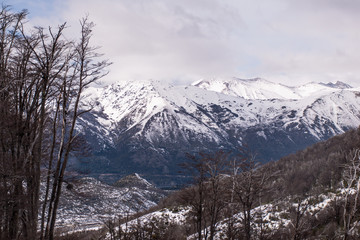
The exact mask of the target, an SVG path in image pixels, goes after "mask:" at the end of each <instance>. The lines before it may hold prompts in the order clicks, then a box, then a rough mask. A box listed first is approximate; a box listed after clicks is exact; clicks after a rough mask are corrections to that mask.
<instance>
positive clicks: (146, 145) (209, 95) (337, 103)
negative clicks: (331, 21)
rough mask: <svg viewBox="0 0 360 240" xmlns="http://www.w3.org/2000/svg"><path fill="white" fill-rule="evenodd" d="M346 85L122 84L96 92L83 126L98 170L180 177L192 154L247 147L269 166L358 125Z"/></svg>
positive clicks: (358, 100)
mask: <svg viewBox="0 0 360 240" xmlns="http://www.w3.org/2000/svg"><path fill="white" fill-rule="evenodd" d="M206 84H208V85H206ZM344 87H347V85H342V84H340V83H339V84H333V85H328V84H317V83H310V84H305V85H303V86H299V87H287V86H284V85H281V84H275V83H271V82H269V81H266V80H262V79H253V80H240V79H231V80H227V81H225V80H221V81H220V80H216V81H204V80H202V81H200V82H197V83H195V84H193V85H190V86H172V85H170V84H166V83H164V82H157V81H143V82H119V83H116V84H113V85H110V86H107V87H105V88H92V89H88V91H87V95H88V98H87V100H88V101H90V102H91V101H92V102H94V104H93V105H94V108H93V111H91V112H90V113H87V114H84V115H83V116H82V117H81V119H80V121H79V124H78V129H79V130H80V131H82V132H83V134H84V135H85V137H86V139H88V141H89V142H90V145H92V146H93V149H94V151H95V152H99V154H98V156H99V157H98V159H96V160H94V161H92V163H93V164H94V166H93V167H92V169H91V170H93V171H99V172H101V171H105V172H117V171H124V173H129V172H131V171H132V170H135V169H136V171H141V172H142V173H146V172H147V173H149V174H150V172H151V174H153V175H154V174H155V175H157V176H160V175H161V176H163V175H166V174H170V176H172V175H174V174H175V172H177V171H178V168H179V167H178V163H180V162H183V161H185V160H186V158H185V153H186V152H198V151H201V150H204V151H214V150H216V149H219V148H222V149H228V150H236V149H238V148H239V147H240V146H242V144H243V143H247V144H248V145H250V146H251V147H252V149H254V151H257V152H259V157H260V158H261V159H262V161H264V162H266V161H269V160H276V159H278V158H280V157H281V156H284V155H287V154H289V153H292V152H295V151H297V150H299V149H302V148H304V147H306V146H308V145H310V144H313V143H315V142H317V141H320V140H325V139H327V138H329V137H331V136H334V135H336V134H340V133H343V132H344V131H346V130H348V129H351V128H355V127H358V126H359V125H360V114H359V113H360V93H359V89H352V88H350V89H344ZM214 90H216V91H214ZM104 163H106V164H104ZM159 174H160V175H159Z"/></svg>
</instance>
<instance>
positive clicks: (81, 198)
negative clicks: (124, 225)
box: [42, 175, 165, 231]
mask: <svg viewBox="0 0 360 240" xmlns="http://www.w3.org/2000/svg"><path fill="white" fill-rule="evenodd" d="M137 176H138V180H140V179H141V180H142V181H143V182H147V181H146V180H145V179H142V178H140V177H139V175H137ZM42 187H44V186H42ZM164 196H165V194H164V192H163V191H161V190H159V189H156V188H155V187H153V186H152V187H149V186H147V187H143V186H134V185H133V184H131V183H130V182H129V184H123V185H122V186H111V185H108V184H105V183H102V182H100V181H98V180H96V179H94V178H91V177H86V178H81V179H77V180H72V181H69V182H67V185H66V187H64V188H63V193H62V196H61V198H60V207H59V210H58V220H57V225H58V228H61V229H64V230H66V231H74V230H76V231H78V230H81V229H91V228H100V227H101V226H102V225H103V224H104V222H105V220H107V219H111V218H113V217H114V216H125V215H127V214H134V213H136V212H139V211H143V210H146V209H149V208H150V207H153V206H156V204H157V203H158V202H159V200H160V199H161V198H163V197H164Z"/></svg>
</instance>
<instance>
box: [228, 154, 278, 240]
mask: <svg viewBox="0 0 360 240" xmlns="http://www.w3.org/2000/svg"><path fill="white" fill-rule="evenodd" d="M232 161H233V168H236V169H237V170H236V171H234V173H237V175H235V176H233V180H234V185H233V192H234V198H235V199H234V200H233V201H235V202H236V203H237V204H238V205H239V207H240V210H241V213H242V215H241V223H242V226H243V231H244V239H247V240H250V239H251V236H252V223H253V214H252V212H251V210H252V209H253V208H254V207H255V206H256V205H258V204H261V198H262V196H263V195H264V193H265V192H266V191H269V189H270V188H269V186H270V185H269V180H270V179H271V178H272V177H273V174H270V173H269V172H268V171H263V169H260V168H259V166H260V164H259V163H258V162H257V161H256V156H255V154H253V153H252V152H251V151H249V150H248V149H247V148H243V149H240V153H239V154H238V155H237V156H235V158H234V159H233V160H232Z"/></svg>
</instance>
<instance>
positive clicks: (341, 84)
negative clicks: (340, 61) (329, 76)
mask: <svg viewBox="0 0 360 240" xmlns="http://www.w3.org/2000/svg"><path fill="white" fill-rule="evenodd" d="M320 84H321V85H324V86H327V87H331V88H338V89H348V88H352V86H350V85H349V84H347V83H344V82H341V81H337V82H336V83H332V82H328V83H320Z"/></svg>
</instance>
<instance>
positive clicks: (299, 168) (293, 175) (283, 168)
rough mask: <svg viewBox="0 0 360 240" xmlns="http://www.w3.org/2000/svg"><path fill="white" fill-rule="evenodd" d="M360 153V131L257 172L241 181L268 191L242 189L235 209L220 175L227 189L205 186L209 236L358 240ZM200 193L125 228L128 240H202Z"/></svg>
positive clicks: (186, 194)
mask: <svg viewBox="0 0 360 240" xmlns="http://www.w3.org/2000/svg"><path fill="white" fill-rule="evenodd" d="M359 149H360V128H358V129H354V130H351V131H348V132H346V133H344V134H342V135H339V136H336V137H333V138H330V139H329V140H327V141H324V142H319V143H317V144H315V145H312V146H310V147H308V148H306V149H304V150H301V151H298V152H297V153H295V154H292V155H289V156H286V157H284V158H282V159H281V160H279V161H277V162H271V163H268V164H266V165H263V166H262V167H260V168H254V169H250V172H251V175H249V174H247V173H246V172H240V173H238V175H237V176H238V177H239V181H244V180H241V179H243V177H245V176H248V177H249V176H252V177H251V179H253V180H254V181H258V180H257V179H258V178H256V176H263V177H264V176H272V177H271V178H269V180H270V181H267V182H266V183H265V186H262V187H261V188H260V187H259V186H257V187H256V185H252V187H253V188H254V187H255V188H257V189H259V190H260V189H261V194H260V195H259V194H257V193H255V192H253V191H252V190H249V192H247V191H245V190H244V191H245V192H241V191H240V188H237V187H235V188H234V189H235V195H234V198H233V200H231V203H233V204H235V205H231V204H229V201H230V197H231V196H232V194H229V193H231V189H232V188H233V187H231V186H234V185H232V184H231V181H230V182H228V180H229V179H231V178H229V177H224V176H223V175H219V176H222V177H221V178H220V179H221V181H220V182H216V180H215V179H216V178H214V179H213V178H212V177H211V176H210V177H208V178H207V180H206V185H203V187H204V188H205V189H206V191H205V192H203V194H204V196H205V197H204V198H202V206H203V210H202V211H203V212H202V213H203V215H202V218H203V220H201V221H203V222H202V228H201V234H202V235H203V236H207V238H209V236H210V235H211V234H212V232H213V233H214V235H213V237H214V239H231V237H233V238H234V239H258V238H260V237H261V238H262V239H344V238H345V239H358V237H359V236H360V232H359V221H360V213H359V212H358V211H356V209H358V207H359V201H360V199H359V195H357V194H356V193H360V192H359V190H358V189H357V187H360V185H359V184H360V180H359V176H358V175H356V178H354V180H355V181H353V184H354V185H351V184H350V185H349V183H350V181H351V179H349V178H348V176H349V175H348V173H349V172H348V167H349V166H353V164H352V163H351V160H354V162H353V163H354V164H355V165H356V166H357V167H358V168H357V169H358V170H359V169H360V153H359ZM356 150H357V151H356ZM211 156H215V155H211ZM230 176H231V175H230ZM214 183H217V184H220V185H219V186H222V190H216V191H221V192H217V193H218V195H214V194H212V193H213V191H214V190H215V189H214V186H216V185H213V184H214ZM199 186H200V185H199V184H198V182H197V183H195V184H194V185H193V186H192V187H189V188H185V189H182V190H180V191H178V192H176V193H174V194H172V195H170V196H168V197H167V198H166V199H165V200H164V201H162V203H161V204H160V205H159V206H158V207H157V208H156V209H157V210H156V211H153V212H150V213H149V212H147V213H146V214H144V215H142V216H141V217H138V218H136V219H133V220H131V221H129V222H126V221H125V222H124V221H123V222H122V224H120V225H119V226H120V229H121V231H120V232H122V234H124V233H125V234H128V236H134V235H133V234H134V233H135V232H134V231H137V232H141V234H144V236H148V234H150V235H151V234H156V235H157V236H158V238H159V239H185V238H187V239H197V236H198V235H197V234H198V233H196V232H197V230H196V228H194V224H195V223H196V222H197V219H198V216H199V215H198V213H199V212H198V211H197V210H196V206H197V205H196V202H197V201H199V199H200V198H199V196H200V195H198V194H199V191H200V190H199ZM242 194H245V195H242ZM215 196H217V198H215ZM240 196H248V197H249V199H253V200H251V201H253V204H252V205H251V209H249V210H250V211H248V212H247V211H245V209H247V207H248V205H246V204H245V205H244V203H243V202H242V201H240V199H238V197H240ZM215 199H217V200H216V201H214V200H215ZM231 199H232V197H231ZM194 200H195V202H194ZM211 206H212V207H215V208H217V209H218V212H217V213H216V214H217V217H215V219H217V220H216V223H215V224H214V225H213V226H214V228H213V229H212V228H211V226H212V222H211V219H212V218H213V217H214V216H215V215H213V214H214V213H215V212H211V211H210V209H212V208H211ZM244 208H245V209H244ZM344 209H347V211H346V212H345V211H344ZM351 209H355V211H352V210H351ZM246 214H249V215H246ZM245 216H247V217H250V218H247V217H245ZM246 219H248V221H250V222H249V224H250V225H249V228H250V231H249V234H250V235H249V236H250V238H247V230H246V221H247V220H246ZM125 223H126V224H125ZM118 230H119V229H117V231H118ZM174 234H175V235H174ZM115 235H116V234H115ZM115 235H114V236H115ZM119 239H123V238H121V237H120V238H119Z"/></svg>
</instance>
